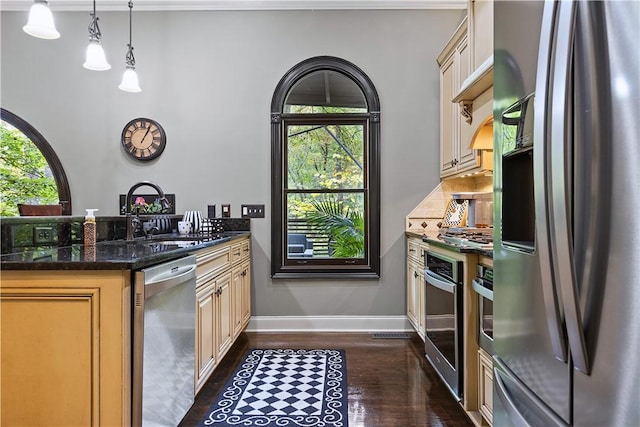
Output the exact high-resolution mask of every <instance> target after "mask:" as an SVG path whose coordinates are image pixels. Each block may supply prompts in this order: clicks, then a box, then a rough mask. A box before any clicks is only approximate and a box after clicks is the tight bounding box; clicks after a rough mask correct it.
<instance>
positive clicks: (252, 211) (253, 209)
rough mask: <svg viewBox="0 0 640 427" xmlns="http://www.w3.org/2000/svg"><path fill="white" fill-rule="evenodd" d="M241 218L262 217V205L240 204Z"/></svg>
mask: <svg viewBox="0 0 640 427" xmlns="http://www.w3.org/2000/svg"><path fill="white" fill-rule="evenodd" d="M241 212H242V215H241V216H242V218H264V205H242V207H241Z"/></svg>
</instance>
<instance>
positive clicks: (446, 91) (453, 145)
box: [438, 18, 479, 177]
mask: <svg viewBox="0 0 640 427" xmlns="http://www.w3.org/2000/svg"><path fill="white" fill-rule="evenodd" d="M438 64H439V66H440V176H441V177H446V176H449V175H453V174H456V173H459V172H462V171H465V170H468V169H472V168H474V167H477V166H478V160H479V159H478V156H477V155H476V151H475V150H472V149H470V148H469V141H470V140H471V123H469V122H467V121H466V120H465V118H464V117H462V111H461V107H460V105H459V104H457V103H454V102H453V99H454V98H455V96H456V95H457V94H458V93H459V92H460V88H461V86H462V83H463V82H464V81H465V79H466V78H467V77H468V76H469V74H470V70H471V63H470V49H469V37H468V31H467V19H466V18H465V19H464V21H462V23H461V24H460V26H459V27H458V29H457V30H456V32H455V33H454V35H453V37H451V39H450V40H449V42H448V43H447V45H446V46H445V48H444V49H443V51H442V52H441V53H440V55H439V56H438Z"/></svg>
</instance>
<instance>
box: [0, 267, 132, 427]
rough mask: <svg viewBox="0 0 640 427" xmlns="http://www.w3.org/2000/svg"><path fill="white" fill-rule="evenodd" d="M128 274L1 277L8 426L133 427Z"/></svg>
mask: <svg viewBox="0 0 640 427" xmlns="http://www.w3.org/2000/svg"><path fill="white" fill-rule="evenodd" d="M130 277H131V275H130V272H129V271H128V270H125V271H123V270H117V271H95V272H92V271H3V273H2V282H1V283H0V303H1V310H0V345H1V349H2V352H1V354H2V356H1V362H2V365H1V366H2V368H1V369H2V372H1V376H0V393H1V395H2V399H1V408H0V409H1V416H0V424H1V425H3V426H5V425H6V426H27V425H28V426H56V425H57V426H71V425H92V426H115V425H118V426H128V425H130V423H131V421H130V417H131V412H130V411H131V408H130V407H131V403H130V399H131V361H130V355H131V344H130V341H131V335H130V324H131V323H130V322H131V306H130V299H131V294H130V290H131V283H130Z"/></svg>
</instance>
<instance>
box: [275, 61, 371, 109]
mask: <svg viewBox="0 0 640 427" xmlns="http://www.w3.org/2000/svg"><path fill="white" fill-rule="evenodd" d="M284 104H285V105H284V112H285V113H357V112H361V113H364V112H366V111H367V101H366V99H365V97H364V94H363V93H362V90H360V88H359V87H358V85H357V84H356V83H355V82H354V81H353V80H351V79H350V78H349V77H347V76H345V75H344V74H341V73H338V72H336V71H331V70H319V71H315V72H313V73H310V74H308V75H307V76H305V77H303V78H301V79H300V80H299V81H298V82H296V84H295V85H294V86H293V87H292V88H291V91H290V92H289V93H288V94H287V98H286V100H285V102H284ZM331 107H343V108H342V109H341V111H336V110H335V108H334V109H332V108H331Z"/></svg>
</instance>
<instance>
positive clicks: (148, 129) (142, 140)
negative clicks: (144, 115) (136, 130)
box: [140, 126, 151, 144]
mask: <svg viewBox="0 0 640 427" xmlns="http://www.w3.org/2000/svg"><path fill="white" fill-rule="evenodd" d="M150 130H151V126H149V127H148V128H147V131H146V132H145V133H144V136H143V137H142V139H141V140H140V143H141V144H142V143H143V142H144V139H145V138H146V137H147V135H149V131H150Z"/></svg>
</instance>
